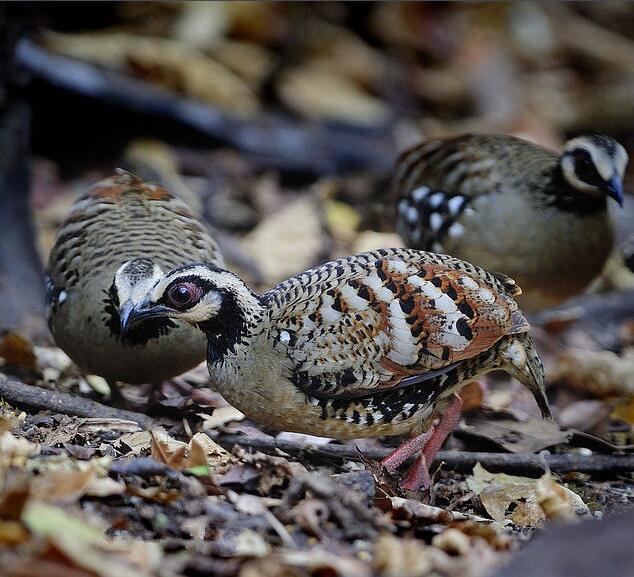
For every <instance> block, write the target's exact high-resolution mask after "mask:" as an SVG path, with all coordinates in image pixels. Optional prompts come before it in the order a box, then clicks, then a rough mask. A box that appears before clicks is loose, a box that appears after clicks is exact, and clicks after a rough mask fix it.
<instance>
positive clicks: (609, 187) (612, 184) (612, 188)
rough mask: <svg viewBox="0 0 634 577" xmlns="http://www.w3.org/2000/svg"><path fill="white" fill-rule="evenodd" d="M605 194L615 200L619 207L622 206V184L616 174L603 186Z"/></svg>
mask: <svg viewBox="0 0 634 577" xmlns="http://www.w3.org/2000/svg"><path fill="white" fill-rule="evenodd" d="M605 192H606V194H607V195H608V196H609V197H611V198H613V199H614V200H616V202H617V203H618V204H619V206H623V182H622V181H621V177H620V176H619V175H618V174H615V175H614V176H613V177H612V178H611V179H610V180H609V181H608V182H607V184H606V185H605Z"/></svg>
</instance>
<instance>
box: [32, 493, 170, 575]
mask: <svg viewBox="0 0 634 577" xmlns="http://www.w3.org/2000/svg"><path fill="white" fill-rule="evenodd" d="M23 522H24V524H25V525H26V526H27V527H28V529H29V530H30V531H31V532H32V533H34V534H35V535H37V536H39V537H41V538H45V539H47V540H48V541H49V542H50V543H52V544H53V545H54V546H55V547H56V548H57V549H59V551H60V552H61V553H62V556H63V557H64V558H66V560H67V561H68V563H69V565H70V566H71V567H75V566H76V567H79V568H82V569H86V570H88V571H90V572H91V574H93V575H97V576H99V577H121V575H125V576H126V577H149V576H150V575H153V574H156V571H158V569H159V567H160V564H161V560H162V556H163V552H162V549H161V547H160V545H159V544H158V543H148V542H144V541H140V540H123V539H106V537H105V536H104V532H105V530H106V529H107V526H106V525H105V524H104V523H100V522H99V521H98V519H97V518H93V519H91V523H90V524H89V523H86V522H84V521H82V520H81V519H79V518H78V517H74V516H72V515H70V514H68V513H66V512H65V511H62V510H61V509H58V508H56V507H53V506H51V505H47V504H44V503H41V502H38V501H30V502H29V503H28V505H27V507H26V508H25V511H24V514H23Z"/></svg>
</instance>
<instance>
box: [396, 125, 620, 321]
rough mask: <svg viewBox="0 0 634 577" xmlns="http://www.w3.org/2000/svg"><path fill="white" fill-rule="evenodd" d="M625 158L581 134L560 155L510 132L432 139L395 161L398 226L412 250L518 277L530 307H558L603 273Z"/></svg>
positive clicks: (611, 145) (603, 141)
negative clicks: (612, 204) (611, 207)
mask: <svg viewBox="0 0 634 577" xmlns="http://www.w3.org/2000/svg"><path fill="white" fill-rule="evenodd" d="M626 164H627V154H626V153H625V150H624V149H623V147H622V146H621V145H620V144H618V143H617V142H615V141H614V140H612V139H611V138H608V137H607V136H580V137H578V138H574V139H572V140H570V141H568V142H567V143H566V146H565V147H564V151H563V153H562V154H561V155H557V154H556V153H554V152H552V151H550V150H546V149H545V148H541V147H540V146H537V145H535V144H532V143H530V142H527V141H525V140H521V139H519V138H514V137H512V136H504V135H483V134H468V135H463V136H457V137H453V138H444V139H438V140H432V141H429V142H424V143H422V144H420V145H418V146H415V147H414V148H411V149H410V150H408V151H406V152H405V153H404V154H403V155H402V156H401V158H400V160H399V162H398V164H397V167H396V171H395V175H394V184H393V194H394V195H395V196H397V197H398V206H397V215H396V218H397V229H398V231H399V233H400V234H401V236H403V238H404V240H405V242H406V243H407V244H408V245H409V246H412V247H414V248H419V249H424V250H433V251H436V252H447V253H449V254H452V255H455V256H457V257H459V258H464V259H466V260H468V261H470V262H473V263H475V264H478V265H480V266H482V267H484V268H486V269H489V270H495V271H500V272H502V273H504V274H507V275H509V276H511V277H513V278H514V279H515V280H516V281H517V282H518V284H519V285H520V286H521V287H522V290H523V296H522V298H521V299H520V303H521V304H522V306H523V307H524V308H528V309H537V308H544V307H547V306H552V305H555V304H557V303H559V302H561V301H562V300H564V299H567V298H569V297H571V296H573V295H575V294H578V293H579V292H581V291H582V290H583V289H585V288H586V287H587V285H588V284H589V283H590V282H591V281H592V280H593V279H594V278H596V277H597V276H598V275H599V274H600V273H601V271H602V270H603V266H604V264H605V261H606V259H607V257H608V256H609V254H610V252H611V250H612V247H613V233H612V224H611V222H610V218H609V215H608V212H607V207H606V196H611V197H613V198H614V199H615V200H616V201H617V202H619V204H620V203H622V201H623V190H622V184H621V179H622V177H623V172H624V170H625V166H626Z"/></svg>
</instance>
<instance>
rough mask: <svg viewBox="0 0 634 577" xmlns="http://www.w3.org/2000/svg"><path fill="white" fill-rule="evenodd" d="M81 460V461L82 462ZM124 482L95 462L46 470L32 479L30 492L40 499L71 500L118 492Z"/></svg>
mask: <svg viewBox="0 0 634 577" xmlns="http://www.w3.org/2000/svg"><path fill="white" fill-rule="evenodd" d="M82 464H83V463H82ZM124 491H125V485H124V484H123V483H121V482H118V481H115V480H114V479H111V478H110V477H108V476H107V475H106V474H105V472H104V471H103V470H102V469H101V468H100V467H97V466H93V465H92V464H90V463H88V466H86V467H80V468H77V469H71V468H69V467H63V468H60V469H58V470H53V471H46V472H44V473H43V474H40V475H37V476H36V477H34V478H33V479H32V481H31V493H32V494H33V495H34V496H35V497H38V498H39V499H41V500H42V501H49V502H58V503H72V502H74V501H76V500H78V499H80V498H81V497H83V496H85V495H89V496H93V497H108V496H111V495H121V494H122V493H123V492H124Z"/></svg>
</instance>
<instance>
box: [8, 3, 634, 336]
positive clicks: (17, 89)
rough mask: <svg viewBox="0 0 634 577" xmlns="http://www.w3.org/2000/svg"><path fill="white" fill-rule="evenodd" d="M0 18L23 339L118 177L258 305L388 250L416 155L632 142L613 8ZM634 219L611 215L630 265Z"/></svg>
mask: <svg viewBox="0 0 634 577" xmlns="http://www.w3.org/2000/svg"><path fill="white" fill-rule="evenodd" d="M0 10H1V11H2V13H1V14H0V21H1V22H2V23H1V24H0V26H1V27H2V29H3V30H2V32H3V34H2V38H3V40H2V43H3V44H2V55H3V56H2V62H1V64H0V66H1V67H2V72H3V74H2V76H1V78H2V81H1V82H2V86H1V87H0V88H1V90H2V92H1V100H0V105H1V106H2V111H3V116H2V127H1V130H2V148H3V149H2V160H1V165H2V166H1V170H2V175H1V178H2V188H3V190H2V200H1V201H0V202H1V203H2V214H1V216H0V224H1V225H2V226H1V232H0V235H1V237H2V238H1V239H0V240H1V241H2V242H1V243H0V255H1V257H0V267H1V272H2V278H1V281H2V291H3V294H4V295H5V296H4V298H3V299H2V305H0V314H1V315H2V317H1V319H2V325H4V326H6V325H15V324H17V325H19V326H21V327H22V328H24V329H25V330H27V332H29V333H32V334H33V335H34V336H39V337H45V334H46V331H45V330H44V331H42V330H37V325H38V320H37V319H38V318H41V312H42V305H41V303H42V288H41V287H42V285H41V283H39V281H37V278H39V275H40V274H41V268H40V265H39V263H40V262H41V261H43V260H44V259H45V258H46V256H47V254H48V250H49V248H50V246H51V243H52V241H53V238H54V234H55V231H56V228H57V226H58V225H59V223H60V221H61V220H62V219H63V218H64V216H65V214H66V212H67V210H68V208H69V207H70V205H71V203H72V202H73V200H74V199H75V198H77V196H78V195H79V194H81V193H82V192H83V191H84V190H85V189H86V188H87V186H88V185H90V184H91V183H93V182H94V181H96V180H98V179H99V178H101V177H103V176H106V175H109V174H110V173H111V172H112V171H113V169H114V168H115V167H118V166H121V167H124V168H127V169H129V170H131V171H132V172H135V173H137V174H140V175H141V176H143V177H145V178H148V179H150V180H153V181H158V182H161V183H163V184H165V185H167V186H168V187H169V188H172V189H175V190H177V192H179V193H180V194H181V195H183V196H184V197H186V198H187V200H188V202H189V203H190V204H192V205H195V206H194V208H195V209H196V210H197V211H198V212H199V213H200V214H201V215H202V216H203V217H204V218H205V219H206V220H207V221H208V223H209V224H210V225H211V226H213V227H214V228H215V230H216V234H217V236H218V237H219V238H221V240H222V243H223V249H224V250H225V252H226V253H227V257H228V259H229V261H230V262H231V263H232V265H233V266H234V268H236V269H237V270H239V271H240V272H241V273H242V274H244V275H245V276H247V277H248V279H249V280H250V281H251V282H252V283H253V284H255V285H256V288H265V287H267V286H271V285H272V284H274V283H275V282H277V281H279V280H281V279H283V278H284V277H286V276H288V275H290V274H293V273H295V272H297V271H300V270H304V269H305V268H307V267H310V266H312V265H314V264H316V263H319V262H322V261H323V260H325V259H327V258H329V257H336V256H340V255H344V254H350V253H351V252H358V251H361V250H365V249H368V248H373V247H377V246H395V245H398V244H400V240H399V239H398V237H396V236H395V235H394V224H393V218H392V202H391V199H390V198H388V176H389V171H390V170H391V168H392V166H393V162H394V159H395V157H396V156H397V154H398V152H399V151H401V150H402V149H404V148H405V147H407V146H408V145H411V144H413V143H416V142H418V141H420V140H421V139H423V138H430V137H435V136H439V135H448V134H459V133H462V132H465V131H481V132H502V133H509V134H515V135H519V136H522V137H524V138H528V139H530V140H534V141H536V142H539V143H541V144H543V145H546V146H549V147H553V148H557V147H559V146H561V144H562V143H563V142H564V141H565V140H566V138H568V137H570V136H573V135H576V134H579V133H584V132H602V133H607V134H610V135H612V136H614V137H615V138H617V139H618V140H619V141H620V142H621V143H623V145H624V146H625V148H626V149H627V150H629V151H630V152H631V151H632V146H633V144H634V131H633V127H634V99H632V97H631V95H632V87H633V83H634V40H633V39H632V38H631V31H632V29H634V26H633V24H634V6H633V5H632V4H631V3H629V2H607V3H605V2H583V3H574V2H573V3H555V2H544V3H537V2H518V3H504V2H500V3H484V4H481V3H443V2H439V3H434V2H431V3H370V2H353V3H345V2H327V3H313V2H306V3H284V2H279V3H266V2H263V3H251V2H227V3H225V2H181V3H167V2H125V3H117V2H99V3H96V4H93V3H82V2H74V3H47V2H39V3H29V2H24V3H5V4H3V5H2V6H1V8H0ZM630 182H631V171H630V174H628V175H627V176H626V182H625V187H626V189H629V188H630ZM610 204H614V203H610ZM633 205H634V203H632V202H631V201H629V199H627V200H626V203H625V207H626V210H624V211H615V212H618V214H617V215H616V216H618V218H619V221H620V223H621V225H620V229H619V230H620V234H619V238H620V241H621V246H622V247H623V251H624V252H625V253H626V254H625V256H626V257H627V256H628V255H629V253H628V250H630V249H628V247H627V245H628V240H627V236H628V231H629V230H631V228H632V227H631V224H632V222H633V221H634V219H633V218H631V215H632V212H633ZM612 208H614V207H612ZM31 211H32V215H33V222H34V228H33V230H30V223H29V221H30V217H29V214H30V213H31ZM29 239H31V240H29ZM630 243H631V244H634V243H632V242H631V241H630ZM38 259H39V260H38ZM619 278H620V277H619ZM621 280H622V279H621ZM610 282H613V281H610ZM616 282H617V284H618V283H619V282H620V281H619V280H617V281H616ZM623 282H624V283H625V284H627V282H628V279H627V278H626V279H625V280H624V281H623ZM33 312H34V313H35V314H30V313H33ZM39 328H40V329H41V326H40V327H39Z"/></svg>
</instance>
